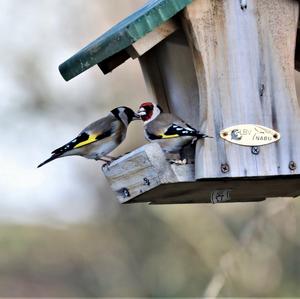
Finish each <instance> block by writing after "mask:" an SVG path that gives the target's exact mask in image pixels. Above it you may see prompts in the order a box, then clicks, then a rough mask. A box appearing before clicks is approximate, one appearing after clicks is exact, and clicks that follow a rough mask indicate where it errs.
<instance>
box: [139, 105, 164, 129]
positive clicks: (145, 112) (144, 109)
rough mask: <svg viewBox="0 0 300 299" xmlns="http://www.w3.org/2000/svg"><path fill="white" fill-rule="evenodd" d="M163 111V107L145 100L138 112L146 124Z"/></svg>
mask: <svg viewBox="0 0 300 299" xmlns="http://www.w3.org/2000/svg"><path fill="white" fill-rule="evenodd" d="M161 112H162V109H161V108H160V107H159V106H158V105H156V104H154V103H151V102H145V103H143V104H141V106H140V108H139V110H138V112H137V114H138V115H139V116H140V117H141V119H142V120H143V122H144V124H147V123H149V122H151V121H152V120H153V119H155V118H156V117H157V116H158V115H159V114H160V113H161Z"/></svg>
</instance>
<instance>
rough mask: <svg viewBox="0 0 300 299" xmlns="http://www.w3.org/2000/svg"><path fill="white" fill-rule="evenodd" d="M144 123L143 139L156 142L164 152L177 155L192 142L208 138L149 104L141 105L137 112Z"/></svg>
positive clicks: (177, 118)
mask: <svg viewBox="0 0 300 299" xmlns="http://www.w3.org/2000/svg"><path fill="white" fill-rule="evenodd" d="M137 114H138V115H140V117H141V119H142V120H143V121H144V131H145V137H146V139H147V140H148V141H150V142H158V143H159V144H160V146H161V148H162V149H163V151H164V152H167V153H179V152H180V151H181V150H182V149H183V147H184V146H186V145H188V144H190V143H193V141H195V140H198V139H201V138H205V137H209V136H207V135H205V134H202V133H200V132H199V131H197V130H196V129H194V128H192V127H191V126H190V125H188V124H187V123H185V122H184V121H183V120H182V119H180V118H179V117H177V116H175V115H173V114H170V113H163V111H162V109H161V108H160V107H159V106H158V105H156V104H154V103H151V102H146V103H143V104H141V106H140V108H139V110H138V112H137Z"/></svg>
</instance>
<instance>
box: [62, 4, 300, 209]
mask: <svg viewBox="0 0 300 299" xmlns="http://www.w3.org/2000/svg"><path fill="white" fill-rule="evenodd" d="M298 11H299V3H298V1H295V0H251V1H250V0H249V1H248V0H244V1H238V0H237V1H232V0H221V1H220V0H152V1H149V2H148V3H147V4H146V5H145V6H144V7H143V8H141V9H140V10H138V11H137V12H135V13H134V14H132V15H131V16H129V17H128V18H126V19H125V20H124V21H122V22H120V23H119V24H117V25H116V26H114V27H113V28H112V29H111V30H109V31H108V32H107V33H106V34H104V35H102V36H100V37H99V38H98V39H97V40H95V41H94V42H92V43H91V44H90V45H88V46H87V47H85V48H84V49H82V50H81V51H80V52H78V53H77V54H75V55H74V56H73V57H71V58H70V59H69V60H67V61H66V62H65V63H63V64H62V65H61V67H60V71H61V73H62V75H63V76H64V78H65V79H66V80H69V79H71V78H72V77H74V76H76V75H77V74H79V73H81V72H83V71H85V70H86V69H88V68H90V67H91V66H93V65H96V64H98V65H99V67H100V68H101V70H102V71H103V72H104V73H107V72H110V71H112V70H113V69H114V68H116V67H117V66H118V65H119V64H121V63H123V62H124V61H125V60H127V59H129V58H132V59H136V58H138V59H139V61H140V64H141V67H142V71H143V74H144V77H145V81H146V85H147V87H148V90H149V95H150V98H149V99H141V102H143V101H145V100H146V101H156V102H157V103H158V104H159V105H160V106H161V107H162V108H163V110H164V111H165V112H171V113H172V114H174V115H177V116H178V117H180V118H181V119H182V120H184V121H185V122H186V123H187V124H189V125H190V126H192V127H193V128H195V129H197V130H199V132H200V133H203V134H207V135H209V136H211V137H213V138H205V139H200V140H198V141H197V142H196V146H194V147H193V146H191V147H190V151H189V154H190V155H191V156H192V159H188V160H187V161H188V163H190V162H191V163H190V164H188V166H187V167H185V166H184V167H183V165H180V166H179V165H176V166H175V165H171V164H170V165H168V167H166V165H165V164H164V163H161V165H158V164H155V159H156V158H154V160H153V161H152V160H151V159H150V160H149V161H152V162H149V163H148V164H149V165H148V166H147V167H149V170H150V172H151V175H150V176H149V177H150V181H153V184H152V183H151V188H150V187H149V186H146V185H144V183H145V182H144V181H140V180H139V175H143V176H144V175H145V174H146V173H147V171H146V172H145V171H144V170H142V169H143V167H141V168H137V170H136V172H133V173H134V175H133V176H134V178H130V181H131V182H133V187H130V188H129V189H132V192H131V191H130V190H129V189H128V191H129V194H131V195H130V196H127V199H126V200H124V202H125V201H126V202H128V201H130V202H134V201H151V202H152V203H170V202H172V203H176V202H219V199H220V198H225V199H226V198H227V199H226V201H250V200H261V199H264V198H265V197H267V196H271V197H274V196H296V195H299V194H300V183H299V178H300V141H299V140H300V139H299V134H300V108H299V103H298V101H297V95H296V89H295V79H294V68H295V61H296V67H297V66H299V65H300V63H299V57H300V54H299V53H298V52H299V51H300V47H298V48H297V49H298V50H297V51H298V52H296V55H295V47H296V37H297V30H298V28H297V24H298ZM298 40H299V36H298ZM168 138H171V137H170V136H168ZM140 151H141V152H143V151H145V154H143V155H144V156H143V157H148V154H149V153H150V151H154V152H153V153H151V155H150V156H151V157H158V156H159V157H160V158H159V159H160V160H161V161H162V160H164V159H165V160H166V161H167V156H165V157H163V155H164V154H163V152H162V151H161V149H160V148H157V147H155V146H154V147H152V146H151V147H149V148H141V149H140ZM184 154H186V153H184ZM127 158H128V157H127ZM139 158H140V152H139V150H137V151H134V152H133V153H131V155H130V163H134V161H135V159H136V161H139ZM145 159H146V158H145ZM146 160H147V159H146ZM146 160H145V161H146ZM128 161H129V160H126V159H124V158H123V159H120V160H117V161H115V162H113V164H112V165H111V167H112V168H111V171H110V170H109V168H107V169H106V170H105V174H106V176H107V177H108V179H109V181H110V182H111V184H112V186H113V189H114V190H115V191H116V192H119V191H118V190H119V189H120V188H119V187H120V186H121V185H122V186H123V185H126V181H127V180H126V179H124V178H125V172H126V171H127V170H128V165H131V164H130V163H129V162H128ZM128 163H129V164H128ZM152 163H154V164H155V165H156V166H155V167H152ZM138 164H139V163H138ZM123 166H124V168H122V167H123ZM160 166H161V167H160ZM181 166H182V167H181ZM118 169H121V170H122V180H119V179H118V180H119V182H118V180H116V177H115V176H114V175H111V174H112V173H114V171H117V172H118ZM124 169H125V170H124ZM126 169H127V170H126ZM139 169H140V170H139ZM166 169H169V170H170V169H171V171H169V170H168V173H171V179H160V178H159V179H157V180H156V177H155V175H153V173H154V172H157V173H160V174H162V173H163V172H164V170H166ZM128 171H129V170H128ZM179 173H180V175H179ZM174 175H175V178H176V179H175V180H174ZM129 176H131V172H130V175H129ZM179 177H180V178H179ZM196 181H199V182H196ZM120 182H121V185H120V184H119V183H120ZM129 185H130V184H129ZM256 187H257V188H256ZM122 188H123V187H122ZM122 188H121V189H120V190H123V189H122ZM124 188H125V187H124ZM117 189H118V190H117ZM125 189H126V188H125ZM125 189H124V190H125ZM125 193H126V192H125ZM118 194H119V195H118V196H123V195H120V194H121V193H120V192H119V193H118ZM126 194H127V193H126ZM126 194H125V195H126ZM132 194H133V195H132ZM153 196H154V198H153ZM121 201H122V200H121Z"/></svg>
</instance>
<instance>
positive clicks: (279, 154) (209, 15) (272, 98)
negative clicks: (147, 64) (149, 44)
mask: <svg viewBox="0 0 300 299" xmlns="http://www.w3.org/2000/svg"><path fill="white" fill-rule="evenodd" d="M297 20H298V2H296V1H293V0H256V1H255V0H253V1H249V2H248V8H247V9H246V10H241V8H240V5H239V1H231V0H224V1H219V0H194V1H193V2H192V4H190V5H189V6H187V7H186V9H185V10H184V14H183V15H182V23H183V26H184V28H185V32H186V35H187V36H188V40H189V44H190V47H191V49H192V52H193V60H194V66H195V69H196V75H197V82H198V90H199V114H198V115H199V119H198V122H199V126H200V129H201V130H202V131H204V132H209V134H211V135H213V136H215V139H214V140H209V141H206V142H205V145H203V143H199V144H198V145H197V150H196V170H195V171H196V178H198V179H201V178H221V177H247V176H249V177H252V176H255V177H256V176H272V175H287V174H299V173H300V171H299V169H300V168H299V166H300V139H299V133H300V110H299V105H298V102H297V97H296V91H295V81H294V51H295V39H296V31H297ZM245 123H252V124H259V125H263V126H266V127H269V128H273V129H275V130H277V131H279V132H280V134H281V140H280V142H278V143H274V144H270V145H266V146H262V147H261V148H260V153H259V154H258V155H253V154H252V153H251V148H248V147H241V146H238V145H235V144H230V143H228V142H226V141H224V140H222V139H221V138H219V137H218V135H219V132H220V131H221V130H222V129H224V128H227V127H230V126H233V125H237V124H245ZM290 161H294V162H296V164H297V165H298V168H296V170H294V171H291V170H290V169H289V162H290ZM224 163H227V164H228V165H229V168H230V171H229V172H227V173H222V171H221V165H222V164H224Z"/></svg>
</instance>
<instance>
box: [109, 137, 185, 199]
mask: <svg viewBox="0 0 300 299" xmlns="http://www.w3.org/2000/svg"><path fill="white" fill-rule="evenodd" d="M103 172H104V174H105V176H106V178H107V180H108V182H109V183H110V185H111V188H112V189H113V190H114V191H115V193H116V195H117V198H118V200H119V201H120V202H121V203H123V202H126V201H128V200H130V199H132V198H134V197H136V196H138V195H140V194H143V193H145V192H147V191H149V190H152V189H153V188H155V187H157V186H159V185H160V184H164V183H174V182H177V181H178V178H177V176H176V173H175V172H174V171H173V170H172V168H171V165H170V164H169V163H168V162H167V161H166V159H165V156H164V153H163V151H162V149H161V148H160V146H159V145H158V144H154V143H152V144H147V145H145V146H143V147H140V148H138V149H136V150H134V151H133V152H131V153H129V154H127V155H124V156H123V157H121V158H120V159H118V160H116V161H114V162H112V163H111V164H110V165H106V166H105V167H104V168H103ZM181 178H182V175H181Z"/></svg>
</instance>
